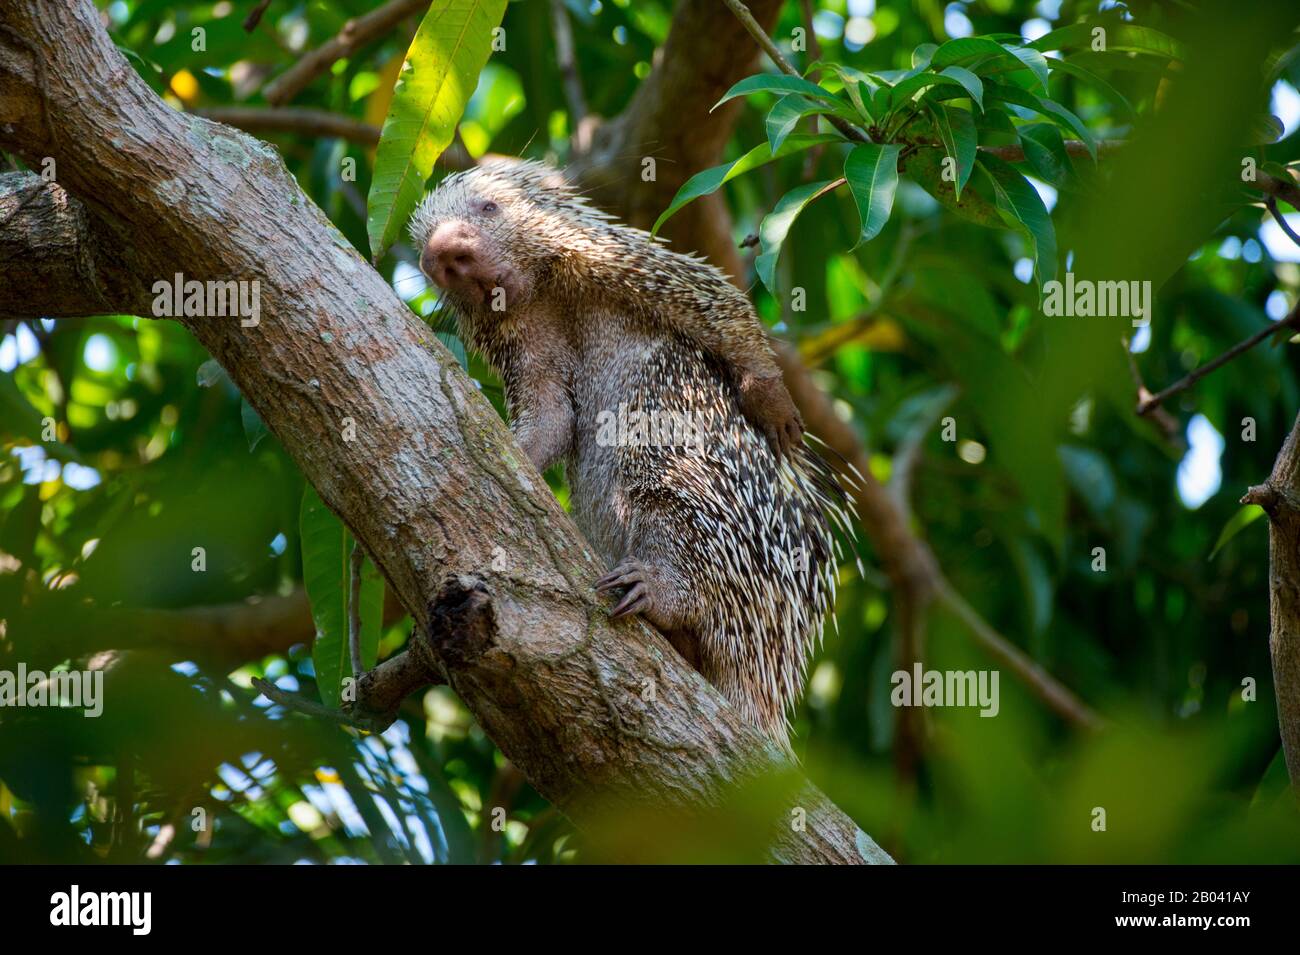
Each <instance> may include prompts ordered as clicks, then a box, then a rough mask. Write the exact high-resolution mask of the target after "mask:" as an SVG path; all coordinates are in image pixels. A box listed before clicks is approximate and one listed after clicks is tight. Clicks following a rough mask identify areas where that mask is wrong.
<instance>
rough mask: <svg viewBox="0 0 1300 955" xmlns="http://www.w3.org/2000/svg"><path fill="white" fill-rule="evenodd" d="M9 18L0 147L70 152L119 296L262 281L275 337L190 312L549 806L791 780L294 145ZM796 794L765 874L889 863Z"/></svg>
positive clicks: (262, 322) (80, 7)
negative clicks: (463, 618) (633, 593)
mask: <svg viewBox="0 0 1300 955" xmlns="http://www.w3.org/2000/svg"><path fill="white" fill-rule="evenodd" d="M0 16H2V17H3V20H2V21H0V24H2V25H3V30H0V104H4V106H5V107H6V108H5V116H6V122H5V124H4V125H3V126H0V148H4V149H7V150H10V151H13V152H16V153H17V154H18V155H20V156H22V157H23V158H24V159H25V160H26V161H27V162H28V163H31V164H35V163H36V162H37V161H38V160H39V159H40V158H41V157H43V156H46V155H50V156H53V157H54V158H55V159H56V160H57V165H58V170H59V180H60V183H61V184H62V185H63V186H64V187H65V188H66V190H67V192H68V194H70V195H75V196H76V197H77V198H78V199H79V200H80V202H81V203H82V204H83V205H84V206H85V207H86V212H85V213H84V214H85V215H87V216H88V219H87V222H88V223H89V222H94V223H109V222H111V223H112V224H113V230H114V232H115V233H116V234H117V235H119V236H121V237H122V240H123V244H124V245H129V246H130V247H131V248H132V251H133V253H134V260H133V261H134V269H133V276H134V277H133V278H132V279H129V280H128V279H126V278H123V277H118V278H117V280H116V282H115V284H112V285H109V284H107V283H103V284H102V285H101V287H102V288H115V289H119V290H124V292H123V295H122V299H123V300H131V301H135V300H138V299H136V297H135V296H137V295H138V294H139V292H140V290H147V289H149V288H151V287H152V283H153V282H154V281H155V280H156V279H169V278H170V277H171V276H172V275H174V274H175V273H177V272H180V273H182V274H183V275H184V276H185V277H186V278H192V279H197V280H234V281H242V282H250V283H251V282H253V281H256V282H258V283H259V289H260V299H259V300H260V303H261V308H260V316H259V318H258V321H257V323H256V324H245V323H244V322H243V321H241V318H240V317H224V318H223V317H216V316H194V315H191V316H185V317H183V318H181V319H179V320H180V321H181V322H182V323H183V324H184V325H185V327H186V328H187V329H189V331H190V332H191V333H192V334H193V335H194V336H195V337H196V338H197V339H198V341H199V342H200V343H201V344H203V346H204V347H205V348H207V350H208V351H209V352H210V353H211V354H212V355H213V357H214V358H216V359H217V360H218V361H219V362H220V363H221V364H222V366H223V367H224V368H225V369H226V370H227V372H228V373H229V374H230V377H231V379H232V381H234V383H235V384H236V385H237V386H238V387H239V388H240V390H241V391H242V392H243V394H244V395H245V396H246V397H247V399H248V400H249V402H250V403H251V404H252V405H253V407H254V408H255V409H256V410H257V411H258V413H259V414H260V415H261V417H262V419H263V420H264V421H265V422H266V423H267V425H268V426H269V427H270V428H271V429H272V430H273V431H274V432H275V433H276V435H277V436H278V437H279V439H280V441H281V443H282V444H283V445H284V447H285V449H286V451H288V453H289V454H290V455H292V456H293V458H294V459H295V460H296V461H297V462H298V464H299V466H300V467H301V468H302V470H303V472H304V474H306V475H307V477H308V478H309V479H310V480H311V481H312V483H313V484H314V485H315V487H316V488H317V490H318V491H319V492H320V495H321V497H322V499H323V500H324V501H325V502H326V503H327V504H328V505H329V506H330V508H331V509H332V510H334V511H335V512H336V513H337V514H338V515H339V516H340V517H341V518H342V520H343V522H344V523H345V524H346V525H347V527H348V528H349V529H350V530H351V531H352V533H353V534H354V536H355V537H356V538H357V539H359V540H360V541H361V542H362V543H363V544H364V546H365V548H366V551H367V552H368V553H369V554H370V555H371V557H372V558H373V559H374V561H375V563H376V564H377V565H378V566H379V567H380V569H381V570H382V572H383V574H384V576H385V578H386V579H387V580H388V582H389V584H390V585H391V586H392V588H393V589H394V590H395V592H396V593H397V594H398V596H399V597H400V599H401V601H402V602H403V603H404V604H405V605H406V606H407V607H408V608H409V609H410V610H411V611H412V613H413V615H414V617H415V620H416V623H417V628H418V632H419V633H420V634H422V635H424V636H423V638H422V639H424V640H427V641H428V643H429V645H430V647H431V649H432V651H433V654H434V655H436V657H437V660H436V663H437V666H438V669H439V670H440V671H441V672H442V673H445V675H446V677H447V679H448V682H449V683H450V685H451V686H452V688H453V689H454V690H455V691H456V693H457V694H458V695H459V697H460V698H461V700H463V701H464V703H465V704H466V706H467V707H468V708H469V709H470V710H471V711H472V712H473V713H474V715H475V716H476V718H477V719H478V721H479V724H480V725H481V726H482V727H483V729H484V730H485V731H486V732H487V734H488V735H489V736H490V737H491V738H492V739H493V740H494V741H495V742H496V743H497V745H498V746H499V747H500V748H501V750H502V751H503V752H504V753H505V755H506V756H507V757H508V758H509V759H510V760H511V762H513V763H514V764H515V765H516V766H518V767H519V768H520V770H521V771H522V772H524V773H525V775H526V776H527V777H528V779H529V780H530V782H532V784H533V785H534V787H535V788H536V789H537V790H538V791H539V792H541V793H542V794H543V795H544V796H545V797H547V798H548V799H550V800H551V801H552V802H553V803H555V804H556V805H557V806H559V807H561V808H562V809H563V810H564V811H565V812H567V813H568V814H570V815H571V816H573V817H574V818H575V819H576V820H577V821H578V822H579V824H582V823H583V822H584V820H586V819H589V818H592V817H593V816H595V815H597V814H599V813H601V812H602V811H604V810H608V809H609V808H610V807H611V806H622V807H645V808H650V809H652V810H655V811H659V810H662V808H663V807H664V806H670V807H675V808H676V809H678V810H679V811H681V812H686V813H696V812H699V811H700V810H701V809H703V808H706V807H716V806H719V805H721V804H722V803H723V802H724V801H725V800H726V799H727V798H729V795H730V793H732V791H733V789H734V787H735V786H737V785H740V784H743V783H744V782H746V781H747V780H750V779H753V778H754V777H755V776H757V775H759V774H765V773H767V772H769V771H770V770H772V769H774V768H776V767H777V766H778V765H779V758H778V755H777V754H776V752H775V750H774V749H773V748H772V747H771V744H769V743H767V742H766V741H765V740H764V739H763V738H762V737H761V735H760V734H759V733H758V732H757V731H756V730H755V729H754V728H752V727H751V726H749V725H748V724H746V723H745V722H744V721H743V720H742V719H741V718H740V716H739V715H738V714H737V713H736V711H735V710H734V709H733V708H731V707H730V706H728V705H727V704H726V702H725V701H724V700H723V699H722V697H721V696H719V695H718V694H717V693H716V692H715V691H714V690H713V689H712V688H710V687H708V686H707V685H706V684H704V682H703V681H702V680H701V679H700V678H699V676H698V674H696V673H695V672H694V671H693V670H691V669H690V668H689V667H688V666H687V665H686V664H685V663H684V662H683V661H682V660H681V659H680V657H679V656H678V655H677V654H676V653H675V652H674V651H673V650H672V648H671V647H670V645H669V644H668V643H667V641H665V640H664V639H663V637H661V636H660V635H659V634H657V633H655V632H654V631H652V630H650V629H649V628H648V627H646V626H645V625H644V624H642V623H641V622H639V621H621V622H618V623H614V622H612V621H610V620H609V618H608V611H607V608H606V607H605V606H604V604H603V603H602V602H601V601H600V600H599V599H597V597H596V596H595V594H594V592H593V591H592V588H591V581H593V580H594V579H595V578H596V577H597V576H598V575H599V574H600V573H602V572H603V571H604V570H605V568H604V567H602V566H600V564H599V563H598V562H597V561H596V559H595V557H594V556H593V555H592V553H591V549H590V547H589V546H588V545H587V544H586V542H585V541H583V540H582V538H581V536H580V535H579V534H578V533H577V531H576V529H575V528H574V526H573V525H572V523H571V522H570V520H569V518H568V516H567V515H566V514H565V512H564V511H563V509H562V508H561V507H560V506H559V504H558V502H557V501H556V500H555V498H554V496H553V495H552V494H551V493H550V491H549V488H548V487H547V485H546V482H545V481H544V480H542V478H541V476H540V475H538V474H537V472H536V471H535V470H534V469H533V468H532V466H531V465H530V464H529V462H528V459H527V457H526V456H525V455H524V454H523V453H522V452H521V451H520V450H519V448H518V447H517V446H516V445H515V443H514V442H513V440H512V439H511V437H510V435H509V433H508V432H507V431H506V429H505V427H504V425H503V424H502V422H501V420H500V418H499V417H498V416H497V414H496V412H495V411H494V410H493V409H492V407H491V405H490V404H489V403H488V402H487V401H486V400H485V399H484V398H483V397H482V396H481V395H480V393H479V392H478V389H476V388H475V387H474V386H473V383H472V382H471V381H470V380H469V379H468V378H467V377H466V376H465V375H464V373H463V372H462V371H461V370H460V368H459V366H458V365H457V363H456V361H455V359H454V358H453V357H452V356H451V354H450V353H449V352H447V351H446V349H445V348H443V347H442V346H441V344H440V343H438V342H437V340H436V339H435V338H434V336H433V335H432V333H431V332H429V330H428V329H427V328H426V327H425V326H424V325H423V324H422V323H421V322H420V321H419V320H418V319H417V318H416V317H415V316H414V315H413V314H412V313H411V312H410V310H409V309H408V308H407V307H406V306H405V305H404V304H403V303H402V302H401V301H400V300H399V299H398V298H397V297H396V296H395V295H394V293H393V291H392V289H391V288H390V287H389V286H388V284H387V283H386V282H385V281H384V279H383V278H382V277H381V276H380V275H379V274H378V273H377V272H375V271H374V269H372V268H371V267H370V266H369V265H368V264H367V263H366V262H365V260H364V259H363V258H362V257H361V256H360V255H359V254H358V253H357V251H356V250H355V249H353V248H352V247H350V246H349V245H348V244H347V242H346V240H345V239H344V238H343V237H342V236H341V235H340V234H339V233H338V231H337V230H336V229H335V228H334V227H333V226H332V225H331V224H330V222H329V221H328V219H326V217H325V216H324V214H323V213H321V211H320V210H319V209H317V208H316V206H315V205H314V204H313V203H312V202H311V201H310V199H308V198H307V197H306V196H305V195H304V194H303V193H302V192H301V191H300V190H299V189H298V187H297V184H296V183H295V182H294V180H293V177H292V176H291V175H290V174H289V173H288V172H287V170H286V169H285V168H284V165H283V163H282V162H281V161H280V159H279V156H278V155H277V154H276V153H275V151H274V150H272V149H270V148H269V147H267V146H265V145H264V144H262V143H259V142H257V141H255V140H252V139H251V138H249V137H247V136H245V135H243V134H240V133H233V132H232V131H230V130H229V129H228V128H227V127H224V126H220V125H218V124H215V123H212V122H210V121H208V120H205V119H202V118H201V117H196V116H189V115H185V114H180V113H177V112H175V111H174V110H172V109H170V108H169V107H167V106H166V105H165V104H164V103H163V102H162V101H161V100H159V99H158V98H157V97H156V96H155V95H154V94H153V92H152V91H151V90H150V89H149V88H148V86H147V85H146V84H145V83H144V82H143V81H142V80H141V79H140V78H139V77H138V76H137V75H136V74H135V72H134V71H133V70H132V69H131V67H130V66H129V64H127V62H126V61H125V60H124V59H123V57H122V55H121V54H120V53H119V51H118V50H117V49H116V48H115V47H114V46H113V43H112V41H111V40H110V39H109V37H108V36H107V34H106V33H105V32H104V30H103V27H102V24H101V21H100V19H99V15H98V13H97V11H96V10H95V8H94V6H93V5H92V4H91V3H90V2H89V0H10V2H9V3H7V4H6V5H5V7H4V10H3V14H0ZM25 212H26V210H24V214H25ZM78 214H81V213H78ZM92 231H93V229H92ZM83 241H84V240H83ZM97 251H98V250H97ZM10 274H11V275H13V274H14V273H13V272H10ZM24 285H25V286H26V285H27V283H25V282H24ZM27 287H28V288H29V289H30V290H31V291H33V293H34V294H38V293H39V291H40V290H39V289H38V288H33V287H31V286H27ZM503 555H504V562H503V561H502V556H503ZM497 567H504V569H501V570H498V569H495V568H497ZM449 577H454V578H456V579H458V580H459V579H462V578H469V579H472V580H474V581H476V582H477V583H476V584H475V587H474V589H475V592H478V591H479V588H480V587H481V592H482V594H483V595H484V596H483V597H482V599H485V600H487V601H488V603H489V604H490V608H491V614H490V617H491V622H492V625H491V626H483V627H479V628H477V629H473V628H470V629H457V630H454V631H453V632H447V631H446V630H444V629H440V628H439V627H438V621H439V620H440V619H442V618H443V616H444V615H445V614H447V613H454V612H455V608H456V607H457V606H459V604H460V603H463V601H459V602H458V597H457V594H456V593H455V592H454V588H452V587H449V586H448V585H447V584H446V581H447V579H448V578H449ZM380 669H381V668H376V671H375V672H378V671H379V670H380ZM645 681H651V682H652V684H653V685H654V686H655V693H654V695H653V698H652V699H647V698H646V697H647V695H646V694H644V693H643V688H644V685H645ZM790 799H791V802H790V805H793V804H798V805H799V806H801V807H802V808H803V809H805V810H806V813H807V820H808V821H807V826H806V828H805V829H804V830H803V831H795V830H794V829H793V828H792V827H791V825H790V824H789V819H790V818H791V817H790V814H789V812H788V811H784V812H780V813H779V814H778V817H777V818H775V819H774V820H773V822H772V825H771V827H770V829H767V828H765V829H764V830H763V831H762V832H761V833H759V832H755V833H754V835H755V838H756V839H759V840H761V841H762V843H763V844H765V845H766V846H768V851H769V854H770V857H771V858H773V859H776V860H779V861H789V862H831V861H833V862H887V861H889V859H888V856H886V855H885V854H884V853H883V852H881V851H880V849H879V848H878V847H877V846H876V845H875V844H874V843H873V842H872V841H871V840H870V838H869V837H867V836H866V835H865V834H864V833H862V832H861V830H860V829H858V827H857V826H856V825H854V824H853V822H852V821H851V820H849V819H848V818H847V817H846V816H845V815H844V814H843V813H842V812H840V811H839V810H838V809H836V808H835V807H834V805H832V804H831V803H830V802H829V801H828V800H826V798H825V797H824V796H822V795H821V794H820V793H818V792H817V791H816V790H815V789H813V788H812V787H810V786H805V787H804V788H803V789H801V790H800V791H799V792H797V793H796V794H794V795H793V796H791V797H790Z"/></svg>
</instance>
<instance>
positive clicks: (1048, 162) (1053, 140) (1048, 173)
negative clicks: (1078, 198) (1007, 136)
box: [1019, 123, 1074, 183]
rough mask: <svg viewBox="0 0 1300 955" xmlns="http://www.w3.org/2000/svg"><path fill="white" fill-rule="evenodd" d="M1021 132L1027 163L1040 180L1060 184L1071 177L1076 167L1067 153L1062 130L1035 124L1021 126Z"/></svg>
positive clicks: (1052, 126)
mask: <svg viewBox="0 0 1300 955" xmlns="http://www.w3.org/2000/svg"><path fill="white" fill-rule="evenodd" d="M1019 132H1020V145H1021V146H1022V147H1023V148H1024V150H1025V161H1026V162H1028V163H1029V166H1030V168H1032V169H1033V170H1034V173H1035V174H1036V175H1037V176H1038V178H1040V179H1042V180H1043V181H1044V182H1050V183H1060V182H1062V181H1063V180H1065V178H1066V177H1067V176H1069V174H1070V173H1071V171H1072V170H1073V168H1074V167H1073V166H1072V165H1071V163H1070V156H1069V154H1068V153H1067V152H1066V151H1065V139H1064V138H1063V137H1062V136H1061V131H1060V129H1058V128H1057V127H1056V126H1054V125H1052V124H1051V123H1033V124H1031V125H1029V126H1021V127H1020V130H1019Z"/></svg>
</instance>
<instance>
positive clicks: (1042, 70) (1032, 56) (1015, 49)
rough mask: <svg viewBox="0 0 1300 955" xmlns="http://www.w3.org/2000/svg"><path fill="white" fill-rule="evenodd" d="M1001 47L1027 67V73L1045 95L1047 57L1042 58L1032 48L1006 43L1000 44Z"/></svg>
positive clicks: (1041, 55)
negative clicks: (1029, 73)
mask: <svg viewBox="0 0 1300 955" xmlns="http://www.w3.org/2000/svg"><path fill="white" fill-rule="evenodd" d="M1002 47H1003V49H1005V50H1006V51H1007V52H1008V53H1010V54H1011V55H1012V56H1014V57H1015V58H1016V59H1017V60H1019V61H1020V62H1021V63H1023V64H1025V66H1027V67H1029V72H1031V73H1033V74H1034V77H1035V78H1036V79H1037V80H1038V85H1039V86H1041V87H1042V88H1043V92H1044V93H1046V92H1047V79H1048V76H1049V73H1048V70H1047V57H1045V56H1043V54H1041V53H1039V52H1038V51H1037V50H1035V49H1034V48H1033V47H1028V46H1012V45H1010V44H1006V43H1004V44H1002Z"/></svg>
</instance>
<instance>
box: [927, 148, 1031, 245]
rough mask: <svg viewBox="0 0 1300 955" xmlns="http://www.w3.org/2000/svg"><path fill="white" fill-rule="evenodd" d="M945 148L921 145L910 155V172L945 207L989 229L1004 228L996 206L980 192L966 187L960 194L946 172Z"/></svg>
mask: <svg viewBox="0 0 1300 955" xmlns="http://www.w3.org/2000/svg"><path fill="white" fill-rule="evenodd" d="M943 156H944V150H942V149H921V150H919V151H917V152H916V153H914V154H913V155H912V156H910V157H908V160H907V174H908V175H909V176H910V177H911V178H912V180H913V181H915V182H916V183H917V184H918V185H920V186H921V188H922V189H924V190H925V191H926V192H928V193H929V194H930V195H932V196H934V198H935V199H937V200H938V201H939V204H940V205H942V206H943V207H944V208H945V209H948V210H949V211H950V212H954V213H956V214H957V215H959V216H961V217H962V218H963V219H966V220H968V221H970V222H974V223H976V224H977V225H982V226H986V227H988V228H990V229H1005V228H1006V227H1007V225H1006V223H1005V222H1003V221H1002V216H1001V214H999V212H998V209H997V206H995V205H994V204H993V203H992V202H990V201H989V200H988V199H986V198H984V197H983V196H981V195H980V194H979V193H978V192H976V191H975V190H974V189H967V190H965V191H964V193H963V194H962V195H961V196H958V195H956V191H955V190H954V189H953V186H954V185H955V183H953V182H950V181H948V180H947V179H945V178H944V175H943Z"/></svg>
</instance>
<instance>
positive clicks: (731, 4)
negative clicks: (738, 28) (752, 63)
mask: <svg viewBox="0 0 1300 955" xmlns="http://www.w3.org/2000/svg"><path fill="white" fill-rule="evenodd" d="M723 2H724V3H725V4H726V5H727V8H728V9H729V10H730V11H731V12H732V13H734V14H735V15H736V19H737V20H739V21H740V22H741V24H742V25H743V26H744V27H745V29H746V30H748V31H749V35H750V36H752V37H753V38H754V42H755V43H757V44H758V45H759V46H760V47H761V48H762V50H763V52H764V53H766V54H767V55H768V56H769V57H770V58H771V60H772V62H773V63H775V64H776V65H777V67H778V68H779V69H780V70H781V72H782V73H785V74H787V75H789V76H799V75H800V74H799V71H798V70H796V69H795V68H794V66H793V65H791V63H790V61H789V60H787V59H786V58H785V56H784V55H783V54H782V53H781V51H780V50H779V49H778V48H777V45H776V44H775V43H773V42H772V38H771V37H770V36H768V35H767V31H766V30H764V29H763V27H762V25H761V24H760V23H759V22H758V21H757V20H755V19H754V15H753V14H752V13H750V12H749V7H747V6H745V5H744V4H743V3H741V2H740V0H723ZM826 120H827V121H828V122H829V123H830V124H831V125H832V126H834V127H835V128H836V129H838V130H839V131H840V132H841V133H843V134H844V135H845V136H846V137H848V138H849V139H851V140H853V141H854V142H857V143H869V142H871V137H870V136H868V135H867V133H866V132H865V131H864V130H862V129H861V128H859V127H857V126H854V125H853V124H852V123H850V122H849V121H848V120H845V119H842V118H840V117H839V116H829V115H828V116H827V117H826Z"/></svg>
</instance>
